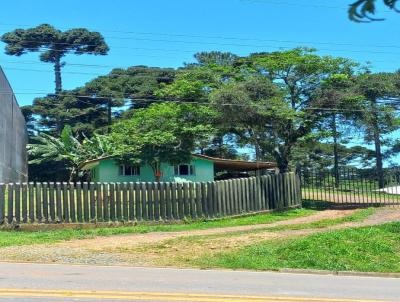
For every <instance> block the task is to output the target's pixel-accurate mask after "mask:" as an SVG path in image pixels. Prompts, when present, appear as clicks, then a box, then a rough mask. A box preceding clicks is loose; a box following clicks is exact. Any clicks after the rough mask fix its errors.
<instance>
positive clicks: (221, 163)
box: [193, 154, 277, 171]
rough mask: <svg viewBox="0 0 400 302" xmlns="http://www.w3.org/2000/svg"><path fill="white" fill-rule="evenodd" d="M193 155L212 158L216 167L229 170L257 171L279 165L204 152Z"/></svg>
mask: <svg viewBox="0 0 400 302" xmlns="http://www.w3.org/2000/svg"><path fill="white" fill-rule="evenodd" d="M193 156H194V157H197V158H204V159H208V160H211V161H213V162H214V166H215V167H216V168H220V169H223V170H228V171H255V170H264V169H273V168H276V167H277V165H276V163H274V162H264V161H248V160H237V159H225V158H218V157H211V156H207V155H202V154H193Z"/></svg>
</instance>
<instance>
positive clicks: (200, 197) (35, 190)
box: [0, 173, 301, 224]
mask: <svg viewBox="0 0 400 302" xmlns="http://www.w3.org/2000/svg"><path fill="white" fill-rule="evenodd" d="M300 203H301V193H300V180H299V177H298V176H297V175H295V174H293V173H286V174H278V175H268V176H262V177H257V178H256V177H253V178H242V179H232V180H223V181H214V182H201V183H192V182H186V183H156V182H154V183H23V184H17V183H15V184H0V224H4V223H8V224H20V223H76V222H110V221H160V220H180V219H183V218H185V217H187V218H194V219H195V218H200V217H206V218H214V217H221V216H229V215H238V214H244V213H252V212H259V211H265V210H275V209H285V208H289V207H294V206H298V205H300Z"/></svg>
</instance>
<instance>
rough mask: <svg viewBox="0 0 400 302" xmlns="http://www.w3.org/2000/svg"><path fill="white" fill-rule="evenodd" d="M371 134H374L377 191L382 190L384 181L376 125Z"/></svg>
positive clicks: (379, 140) (379, 141) (379, 139)
mask: <svg viewBox="0 0 400 302" xmlns="http://www.w3.org/2000/svg"><path fill="white" fill-rule="evenodd" d="M373 134H374V144H375V158H376V173H377V176H378V185H379V189H382V188H383V187H384V186H385V179H384V174H383V159H382V148H381V138H380V135H379V128H378V124H377V123H376V124H375V125H374V129H373Z"/></svg>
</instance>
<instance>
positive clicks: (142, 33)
mask: <svg viewBox="0 0 400 302" xmlns="http://www.w3.org/2000/svg"><path fill="white" fill-rule="evenodd" d="M241 1H243V2H252V0H241ZM255 1H257V0H255ZM260 1H261V0H260ZM253 2H254V0H253ZM275 2H276V1H275ZM277 3H278V2H277ZM279 3H280V4H282V3H283V2H281V1H279ZM286 4H289V3H286ZM293 5H295V6H298V5H300V6H308V5H307V4H296V3H293ZM317 6H320V5H317ZM334 8H341V9H343V8H342V7H334ZM387 12H391V11H387ZM0 26H23V27H25V26H26V27H33V26H36V25H33V24H10V23H0ZM59 28H61V29H70V28H67V27H59ZM98 31H102V32H112V33H122V34H133V35H150V36H168V37H186V38H203V39H218V40H237V41H258V42H279V43H300V44H302V43H305V44H321V45H339V46H359V47H379V48H382V47H389V48H400V45H385V44H375V45H373V44H359V43H357V44H356V43H348V42H339V43H338V42H320V41H299V40H277V39H260V38H239V37H228V36H221V35H193V34H182V33H163V32H138V31H128V30H110V29H106V28H103V29H98ZM104 38H107V39H122V40H130V39H132V40H135V39H136V38H134V37H118V36H104ZM199 43H204V42H203V41H201V42H199ZM113 48H116V47H115V46H114V47H113Z"/></svg>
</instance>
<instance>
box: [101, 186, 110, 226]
mask: <svg viewBox="0 0 400 302" xmlns="http://www.w3.org/2000/svg"><path fill="white" fill-rule="evenodd" d="M102 191H103V192H102V193H103V221H106V222H108V221H109V220H110V198H109V184H107V183H105V184H103V186H102Z"/></svg>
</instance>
